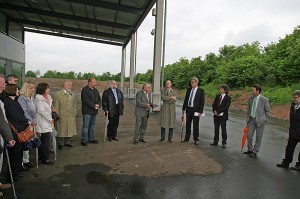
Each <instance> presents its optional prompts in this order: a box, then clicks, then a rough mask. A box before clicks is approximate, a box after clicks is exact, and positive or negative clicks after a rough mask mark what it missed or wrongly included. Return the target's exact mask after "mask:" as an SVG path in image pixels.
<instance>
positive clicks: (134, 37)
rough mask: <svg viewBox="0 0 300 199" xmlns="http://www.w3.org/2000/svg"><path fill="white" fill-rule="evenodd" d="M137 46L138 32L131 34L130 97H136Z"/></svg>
mask: <svg viewBox="0 0 300 199" xmlns="http://www.w3.org/2000/svg"><path fill="white" fill-rule="evenodd" d="M136 46H137V32H135V33H133V34H132V36H131V49H130V75H129V76H130V81H129V89H128V98H135V93H136V88H135V75H136Z"/></svg>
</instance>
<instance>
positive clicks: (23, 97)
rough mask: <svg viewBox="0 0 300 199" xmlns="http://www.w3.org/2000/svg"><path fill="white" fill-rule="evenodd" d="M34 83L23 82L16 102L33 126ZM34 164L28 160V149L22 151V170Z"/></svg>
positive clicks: (34, 123)
mask: <svg viewBox="0 0 300 199" xmlns="http://www.w3.org/2000/svg"><path fill="white" fill-rule="evenodd" d="M34 91H35V87H34V83H32V82H25V83H24V84H23V87H22V89H21V90H20V97H19V98H18V102H19V104H20V105H21V107H22V109H23V111H24V114H25V117H26V118H27V119H28V120H29V121H30V124H31V126H32V127H33V128H35V127H36V107H35V105H34ZM34 166H35V165H34V164H33V163H31V162H29V150H26V151H23V168H22V170H23V171H26V170H27V171H28V170H29V168H33V167H34Z"/></svg>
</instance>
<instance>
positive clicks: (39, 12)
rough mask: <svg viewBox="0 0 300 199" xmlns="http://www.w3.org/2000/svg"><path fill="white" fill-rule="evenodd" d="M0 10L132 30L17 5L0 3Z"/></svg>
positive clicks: (125, 25) (121, 26)
mask: <svg viewBox="0 0 300 199" xmlns="http://www.w3.org/2000/svg"><path fill="white" fill-rule="evenodd" d="M0 8H2V9H7V10H15V11H19V12H26V13H31V14H37V15H44V16H48V17H57V18H61V19H67V20H71V21H79V22H84V23H92V24H96V25H101V26H107V27H114V28H120V29H125V30H130V29H131V28H132V26H131V25H127V24H120V23H114V22H109V21H103V20H98V19H92V18H87V17H80V16H75V15H69V14H64V13H58V12H52V11H47V10H41V9H36V8H29V7H24V6H17V5H12V4H7V3H0Z"/></svg>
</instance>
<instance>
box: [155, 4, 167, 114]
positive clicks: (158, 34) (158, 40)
mask: <svg viewBox="0 0 300 199" xmlns="http://www.w3.org/2000/svg"><path fill="white" fill-rule="evenodd" d="M164 2H165V1H164V0H157V2H156V18H155V40H154V57H153V59H154V60H153V83H152V91H153V99H152V100H153V103H154V104H160V90H161V86H160V80H161V66H162V42H163V25H164ZM159 110H160V106H158V107H157V108H155V109H153V111H159Z"/></svg>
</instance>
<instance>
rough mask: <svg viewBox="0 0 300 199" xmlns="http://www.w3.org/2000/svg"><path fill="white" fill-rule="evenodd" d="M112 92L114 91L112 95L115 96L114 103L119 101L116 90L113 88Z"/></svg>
mask: <svg viewBox="0 0 300 199" xmlns="http://www.w3.org/2000/svg"><path fill="white" fill-rule="evenodd" d="M113 93H114V96H115V99H116V104H118V103H119V101H118V95H117V92H116V90H115V89H114V90H113Z"/></svg>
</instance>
